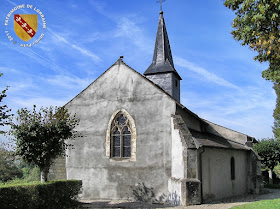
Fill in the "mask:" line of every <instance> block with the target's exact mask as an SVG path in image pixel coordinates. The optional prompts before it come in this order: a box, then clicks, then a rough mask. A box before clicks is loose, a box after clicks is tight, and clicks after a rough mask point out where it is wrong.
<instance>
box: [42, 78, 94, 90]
mask: <svg viewBox="0 0 280 209" xmlns="http://www.w3.org/2000/svg"><path fill="white" fill-rule="evenodd" d="M46 80H47V81H48V82H49V83H51V84H53V85H56V86H62V87H65V88H69V89H71V88H77V86H78V88H79V89H83V88H85V87H86V86H87V85H89V84H90V82H91V81H92V80H93V79H90V78H87V79H81V78H78V77H69V76H63V75H56V76H54V77H52V78H47V79H46Z"/></svg>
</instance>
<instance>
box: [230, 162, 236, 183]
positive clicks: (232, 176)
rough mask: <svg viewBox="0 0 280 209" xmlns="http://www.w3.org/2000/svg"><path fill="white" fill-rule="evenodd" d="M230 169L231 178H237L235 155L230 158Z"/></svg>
mask: <svg viewBox="0 0 280 209" xmlns="http://www.w3.org/2000/svg"><path fill="white" fill-rule="evenodd" d="M230 171H231V180H234V179H235V162H234V157H231V159H230Z"/></svg>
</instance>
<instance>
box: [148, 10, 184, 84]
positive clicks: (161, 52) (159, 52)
mask: <svg viewBox="0 0 280 209" xmlns="http://www.w3.org/2000/svg"><path fill="white" fill-rule="evenodd" d="M159 14H160V16H159V22H158V28H157V36H156V43H155V49H154V56H153V62H152V64H151V65H150V67H149V68H148V69H147V70H146V71H145V72H144V75H150V74H156V73H164V72H174V73H175V74H176V75H178V76H179V74H178V73H177V72H176V70H175V68H174V64H173V58H172V53H171V48H170V44H169V39H168V34H167V30H166V26H165V22H164V18H163V11H160V13H159ZM179 78H180V79H181V77H180V76H179Z"/></svg>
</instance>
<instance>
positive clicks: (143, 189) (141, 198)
mask: <svg viewBox="0 0 280 209" xmlns="http://www.w3.org/2000/svg"><path fill="white" fill-rule="evenodd" d="M131 189H132V195H133V199H134V200H135V201H138V202H150V203H164V202H165V201H166V195H165V194H162V195H161V196H159V197H158V199H157V198H156V196H155V193H154V191H153V188H152V187H151V188H148V187H147V186H146V185H145V184H144V183H143V182H142V183H138V185H136V186H132V187H131Z"/></svg>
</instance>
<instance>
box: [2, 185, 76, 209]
mask: <svg viewBox="0 0 280 209" xmlns="http://www.w3.org/2000/svg"><path fill="white" fill-rule="evenodd" d="M81 188H82V181H78V180H64V181H50V182H47V183H43V184H41V183H39V182H33V183H29V184H21V185H12V184H6V185H3V186H2V187H0V206H1V209H11V208H17V209H21V208H22V209H27V208H28V209H57V208H61V209H64V208H65V209H66V208H67V209H70V208H74V207H75V206H76V203H77V201H76V199H77V196H78V194H79V193H80V191H81Z"/></svg>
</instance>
